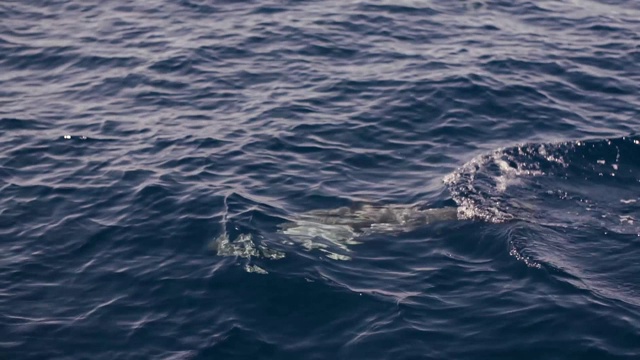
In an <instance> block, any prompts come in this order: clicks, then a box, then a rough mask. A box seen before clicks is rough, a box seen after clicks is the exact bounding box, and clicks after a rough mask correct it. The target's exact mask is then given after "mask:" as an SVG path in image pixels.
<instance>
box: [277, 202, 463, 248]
mask: <svg viewBox="0 0 640 360" xmlns="http://www.w3.org/2000/svg"><path fill="white" fill-rule="evenodd" d="M457 219H458V209H457V208H456V207H444V208H433V209H420V208H419V207H417V206H414V205H371V204H358V205H355V206H352V207H347V206H344V207H340V208H337V209H322V210H313V211H309V212H306V213H303V214H300V215H299V216H297V217H296V218H294V219H292V220H291V221H290V222H287V223H284V224H281V225H280V230H279V232H281V233H283V234H285V235H288V236H290V237H292V238H294V239H301V240H307V241H310V240H313V239H316V240H317V239H324V240H327V241H329V242H331V243H334V244H338V243H349V242H350V241H353V240H354V239H355V238H357V237H360V236H363V235H367V234H372V233H399V232H406V231H411V230H413V229H415V228H417V227H419V226H422V225H426V224H431V223H434V222H439V221H449V220H457Z"/></svg>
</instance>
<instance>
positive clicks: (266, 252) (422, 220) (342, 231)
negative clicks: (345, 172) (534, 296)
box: [210, 203, 458, 273]
mask: <svg viewBox="0 0 640 360" xmlns="http://www.w3.org/2000/svg"><path fill="white" fill-rule="evenodd" d="M457 219H458V209H457V208H455V207H444V208H433V209H421V208H419V207H418V206H415V205H372V204H368V203H364V204H355V205H353V206H350V207H347V206H344V207H339V208H337V209H321V210H312V211H309V212H305V213H302V214H300V215H297V216H295V217H293V218H289V219H287V222H285V223H283V224H280V225H279V226H278V230H277V232H278V233H280V234H283V235H285V238H286V239H288V240H285V241H283V243H285V244H294V243H297V244H300V245H302V246H303V247H304V248H306V249H307V250H313V249H317V250H320V251H322V252H324V253H325V255H326V256H327V257H329V258H331V259H334V260H349V259H350V258H351V257H350V256H349V255H348V254H349V253H350V252H351V250H350V249H349V247H348V245H354V244H359V242H358V241H357V239H358V238H359V237H362V236H366V235H369V234H376V233H378V234H379V233H402V232H407V231H411V230H413V229H415V228H417V227H419V226H423V225H427V224H431V223H434V222H439V221H450V220H457ZM210 246H211V248H213V249H215V250H216V251H217V253H218V255H219V256H236V257H241V258H247V259H250V258H252V257H264V258H269V259H280V258H282V257H284V256H285V255H284V253H282V252H280V251H277V250H274V249H271V248H268V247H267V246H266V244H264V243H263V244H256V243H255V241H254V239H253V236H252V235H251V234H250V233H248V234H240V235H239V236H238V237H237V238H236V239H235V240H234V241H230V239H229V235H228V234H227V233H226V230H225V231H224V232H223V234H222V235H220V236H219V237H218V238H217V239H215V240H214V241H213V242H212V243H211V244H210ZM245 270H246V271H248V272H262V273H266V271H265V270H263V269H261V268H259V267H257V266H256V265H248V264H246V266H245Z"/></svg>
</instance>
